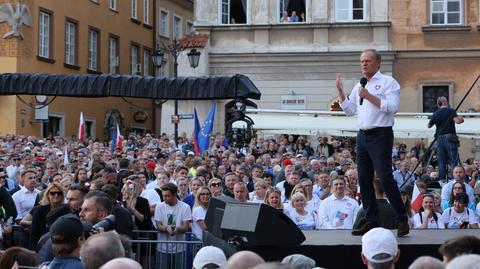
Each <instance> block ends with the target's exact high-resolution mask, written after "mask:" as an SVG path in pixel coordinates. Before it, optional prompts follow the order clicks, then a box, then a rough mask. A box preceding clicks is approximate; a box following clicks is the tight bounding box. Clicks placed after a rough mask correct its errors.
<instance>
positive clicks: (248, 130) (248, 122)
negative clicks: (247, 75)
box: [226, 100, 255, 147]
mask: <svg viewBox="0 0 480 269" xmlns="http://www.w3.org/2000/svg"><path fill="white" fill-rule="evenodd" d="M245 109H246V107H245V104H244V103H242V102H241V101H240V100H236V103H235V106H234V112H233V115H232V117H231V119H230V120H229V121H228V122H227V131H226V135H227V137H228V142H229V143H230V145H232V146H233V147H246V146H248V145H249V144H250V142H251V140H252V139H253V138H254V137H255V131H254V130H253V125H254V122H253V120H252V119H251V118H250V117H248V116H246V115H245Z"/></svg>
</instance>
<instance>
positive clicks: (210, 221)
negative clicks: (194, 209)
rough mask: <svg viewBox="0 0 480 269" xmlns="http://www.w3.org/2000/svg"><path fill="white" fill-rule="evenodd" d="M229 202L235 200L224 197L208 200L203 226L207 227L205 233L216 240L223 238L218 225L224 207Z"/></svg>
mask: <svg viewBox="0 0 480 269" xmlns="http://www.w3.org/2000/svg"><path fill="white" fill-rule="evenodd" d="M230 202H235V199H233V198H231V197H230V196H226V195H222V196H217V197H212V199H210V203H209V205H208V208H207V214H206V215H205V225H206V226H207V231H209V232H210V233H212V234H213V235H215V236H216V237H218V238H223V235H222V230H221V229H220V224H221V223H222V218H223V210H224V209H225V205H226V204H227V203H230Z"/></svg>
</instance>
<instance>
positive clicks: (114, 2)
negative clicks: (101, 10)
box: [108, 0, 117, 10]
mask: <svg viewBox="0 0 480 269" xmlns="http://www.w3.org/2000/svg"><path fill="white" fill-rule="evenodd" d="M108 7H109V8H110V9H112V10H117V0H108Z"/></svg>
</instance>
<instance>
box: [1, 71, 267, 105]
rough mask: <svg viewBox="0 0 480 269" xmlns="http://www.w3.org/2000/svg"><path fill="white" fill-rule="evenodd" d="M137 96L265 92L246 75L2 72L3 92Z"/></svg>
mask: <svg viewBox="0 0 480 269" xmlns="http://www.w3.org/2000/svg"><path fill="white" fill-rule="evenodd" d="M19 94H20V95H21V94H24V95H50V96H72V97H106V96H114V97H137V98H152V99H170V100H212V99H235V98H251V99H257V100H258V99H260V96H261V93H260V91H259V90H258V89H257V87H256V86H255V84H253V82H252V81H251V80H250V79H249V78H248V77H246V76H244V75H238V74H237V75H233V76H203V77H179V78H165V77H152V76H131V75H116V74H101V75H77V74H25V73H15V74H8V73H7V74H0V95H19Z"/></svg>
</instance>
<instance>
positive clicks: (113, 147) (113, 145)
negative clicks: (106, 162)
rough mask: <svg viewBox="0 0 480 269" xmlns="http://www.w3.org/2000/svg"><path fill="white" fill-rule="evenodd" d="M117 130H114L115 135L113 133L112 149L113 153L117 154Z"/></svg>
mask: <svg viewBox="0 0 480 269" xmlns="http://www.w3.org/2000/svg"><path fill="white" fill-rule="evenodd" d="M117 135H118V134H117V129H113V133H112V145H111V146H112V147H111V150H112V153H114V152H115V148H116V147H117Z"/></svg>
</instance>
